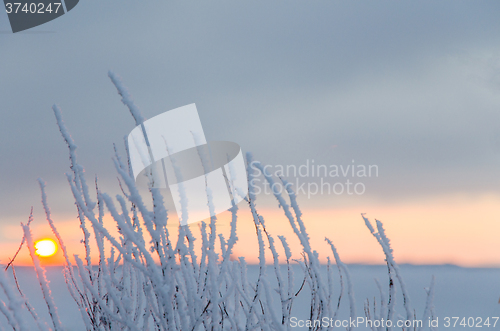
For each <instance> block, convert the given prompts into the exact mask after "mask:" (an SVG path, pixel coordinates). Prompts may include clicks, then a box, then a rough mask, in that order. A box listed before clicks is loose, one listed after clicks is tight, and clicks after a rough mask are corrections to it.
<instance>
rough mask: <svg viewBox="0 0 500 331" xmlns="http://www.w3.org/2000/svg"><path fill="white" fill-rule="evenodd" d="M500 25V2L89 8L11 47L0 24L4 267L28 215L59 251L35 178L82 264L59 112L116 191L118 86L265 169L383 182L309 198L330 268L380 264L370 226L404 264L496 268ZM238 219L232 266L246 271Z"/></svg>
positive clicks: (307, 206)
mask: <svg viewBox="0 0 500 331" xmlns="http://www.w3.org/2000/svg"><path fill="white" fill-rule="evenodd" d="M499 14H500V3H498V2H496V1H482V2H474V3H472V2H468V1H440V2H437V3H436V2H434V1H419V2H400V1H384V2H365V3H360V2H348V1H332V0H329V1H286V2H285V1H251V2H250V1H248V2H234V1H212V2H206V3H199V2H192V1H189V2H171V1H168V2H167V1H164V2H157V1H141V2H133V1H120V2H118V1H113V0H108V1H96V0H88V1H84V2H83V1H80V3H79V4H78V6H77V7H75V8H74V9H73V10H72V11H71V12H69V13H68V14H66V15H63V16H62V17H60V18H58V19H56V20H54V21H52V22H49V23H47V24H44V25H42V26H39V27H36V28H34V29H31V30H28V31H26V32H20V33H16V34H12V33H11V32H10V27H9V25H8V19H7V15H6V14H5V13H4V12H3V11H0V60H1V61H0V155H1V156H0V170H1V171H0V210H1V214H0V246H3V248H2V249H0V251H1V253H0V263H6V262H7V261H8V258H9V257H12V256H13V254H14V252H15V250H16V248H17V246H18V245H19V242H20V241H21V238H22V231H21V228H20V227H19V224H20V222H26V221H27V219H28V216H29V212H30V209H31V206H33V208H34V215H35V221H34V223H33V231H34V233H35V236H38V237H43V236H50V231H47V226H46V222H45V220H44V216H43V210H42V206H41V204H40V192H39V187H38V184H37V181H36V180H37V178H39V177H41V178H43V179H44V180H45V181H46V182H47V193H48V195H49V203H50V206H51V210H52V212H53V214H54V219H55V221H56V224H57V225H58V226H60V228H61V229H64V231H63V235H64V234H65V235H66V236H67V238H68V242H71V243H73V244H72V245H70V246H71V247H72V248H71V249H74V250H75V251H77V250H78V241H79V240H80V239H81V238H80V237H79V232H78V231H79V230H78V221H77V220H76V211H75V206H74V201H73V200H72V198H71V192H70V190H69V187H68V184H67V181H66V178H65V175H64V173H65V172H67V171H69V160H68V154H67V148H66V146H65V145H64V142H63V140H62V138H61V135H60V133H59V131H58V128H57V126H56V123H55V119H54V115H53V113H52V111H51V107H52V105H53V104H57V105H59V106H60V107H61V109H62V112H63V116H64V119H65V122H66V124H67V126H68V129H69V131H70V132H71V134H72V137H73V138H74V140H75V141H76V143H77V145H78V148H79V149H78V156H79V160H80V163H81V164H82V165H84V167H85V170H86V174H87V175H88V176H89V180H90V181H92V180H93V178H94V177H95V176H98V177H99V181H100V185H101V186H100V187H101V189H102V190H103V191H107V192H111V193H116V192H118V188H117V180H116V172H115V170H114V168H113V163H112V160H111V158H112V156H113V143H116V144H117V146H118V148H119V150H120V151H121V152H123V147H122V146H123V137H124V136H125V135H127V134H128V133H129V132H130V131H131V130H132V129H133V128H134V126H135V123H134V121H133V119H132V117H131V116H130V114H129V113H128V110H127V109H126V107H124V106H123V104H121V102H120V97H119V95H118V94H117V93H116V89H115V88H114V86H113V85H112V83H111V82H110V80H109V78H108V77H107V73H108V70H112V71H114V72H116V73H117V74H119V75H120V76H121V77H122V79H123V82H124V83H125V85H126V86H127V87H128V89H129V90H130V92H131V93H132V95H133V97H134V100H135V102H136V104H137V105H138V107H139V108H140V109H141V111H142V113H143V114H144V116H145V117H146V118H151V117H153V116H155V115H158V114H160V113H163V112H165V111H167V110H170V109H173V108H177V107H180V106H183V105H187V104H191V103H196V105H197V108H198V112H199V115H200V118H201V122H202V124H203V128H204V131H205V135H206V137H207V140H209V141H210V140H213V141H216V140H226V141H233V142H237V143H238V144H239V145H240V146H241V148H242V150H243V151H244V152H251V153H252V154H253V156H254V158H255V159H257V160H260V161H261V162H262V163H264V164H268V165H271V166H272V168H271V169H276V168H277V166H278V165H283V166H284V167H286V166H295V167H297V168H299V167H300V166H301V165H304V164H312V163H313V161H314V164H316V165H325V166H327V167H328V168H329V169H331V168H330V167H331V166H337V167H339V168H340V167H341V166H342V167H344V169H345V167H347V166H353V165H356V166H358V165H365V166H369V165H373V166H376V169H377V170H378V171H377V176H375V175H374V176H371V177H362V178H360V177H357V176H351V177H349V176H348V177H347V178H343V177H342V176H340V178H339V177H335V178H334V177H328V178H323V179H324V180H325V181H328V182H329V183H330V184H332V185H333V184H334V183H335V182H337V181H338V182H341V183H345V181H346V180H347V179H350V180H351V181H352V182H353V183H362V186H359V187H358V188H361V187H363V188H364V190H363V194H356V193H354V194H348V193H347V192H346V191H344V192H343V193H342V194H332V193H330V194H326V193H324V194H318V193H316V194H311V190H309V191H308V192H309V196H308V194H307V192H306V193H301V192H299V204H300V206H301V208H302V209H303V211H304V215H305V219H306V225H307V226H308V227H309V228H310V231H309V232H310V236H311V238H312V239H313V240H314V242H317V243H318V244H317V245H318V246H317V247H318V251H319V252H320V255H321V256H322V257H323V258H324V257H325V256H326V254H327V253H328V252H327V246H326V244H325V243H324V242H323V239H324V236H325V235H326V236H329V237H330V238H331V239H332V240H333V241H334V242H335V243H336V244H337V246H338V249H339V252H340V254H341V256H343V258H344V260H345V261H346V262H349V263H383V255H382V252H381V250H380V249H379V248H377V246H376V242H375V239H374V238H372V237H371V235H370V233H369V231H368V230H367V229H366V228H365V226H364V223H363V220H362V218H361V215H360V214H361V213H366V216H367V217H369V218H370V219H372V220H374V219H379V220H381V221H382V222H383V223H384V225H385V227H386V228H387V233H388V235H389V236H390V237H391V240H392V244H393V247H394V250H395V256H396V258H397V260H398V261H400V262H404V263H417V264H434V263H453V264H458V265H463V266H500V254H499V252H500V242H499V241H498V239H497V238H498V235H497V234H498V233H499V230H500V222H499V221H500V220H499V217H500V216H499V211H500V176H499V175H500V46H499V45H500V34H499V33H498V32H499V31H500V21H499V20H498V16H499ZM350 169H351V168H350ZM356 169H358V168H356ZM288 179H289V180H290V181H291V182H294V180H296V179H297V178H295V177H294V176H288ZM321 179H322V178H320V177H317V176H316V177H312V176H306V178H303V177H301V178H299V180H300V183H305V184H304V185H306V187H307V185H308V184H311V183H316V184H318V183H321V182H320V181H321ZM311 185H312V186H310V187H311V188H312V190H313V191H314V184H311ZM258 199H259V203H258V206H259V208H261V211H262V214H263V215H264V217H266V218H267V219H268V221H267V224H268V225H269V227H270V229H271V230H272V231H274V233H275V234H281V232H282V233H284V234H287V236H293V234H292V232H291V231H289V229H288V228H287V227H286V224H284V223H283V222H284V220H283V217H282V216H281V214H279V213H280V212H281V210H280V209H278V207H277V203H276V202H275V201H274V200H273V199H272V197H271V196H270V195H266V194H261V195H259V198H258ZM243 207H244V206H242V222H241V226H240V228H239V234H238V236H239V238H240V241H241V242H240V244H239V246H238V247H237V253H238V254H240V255H245V256H247V257H248V259H249V260H250V261H252V259H255V256H256V255H257V252H254V251H253V250H248V249H247V248H246V247H247V246H249V245H252V244H253V243H254V239H255V238H253V237H254V236H255V234H254V230H252V227H251V220H249V219H248V215H246V214H244V213H245V212H244V210H243V209H244V208H243ZM224 217H225V216H224V215H223V216H222V217H221V224H223V223H224V222H225V221H224ZM306 217H307V218H306ZM245 220H246V221H245ZM323 260H324V259H323ZM253 261H254V260H253Z"/></svg>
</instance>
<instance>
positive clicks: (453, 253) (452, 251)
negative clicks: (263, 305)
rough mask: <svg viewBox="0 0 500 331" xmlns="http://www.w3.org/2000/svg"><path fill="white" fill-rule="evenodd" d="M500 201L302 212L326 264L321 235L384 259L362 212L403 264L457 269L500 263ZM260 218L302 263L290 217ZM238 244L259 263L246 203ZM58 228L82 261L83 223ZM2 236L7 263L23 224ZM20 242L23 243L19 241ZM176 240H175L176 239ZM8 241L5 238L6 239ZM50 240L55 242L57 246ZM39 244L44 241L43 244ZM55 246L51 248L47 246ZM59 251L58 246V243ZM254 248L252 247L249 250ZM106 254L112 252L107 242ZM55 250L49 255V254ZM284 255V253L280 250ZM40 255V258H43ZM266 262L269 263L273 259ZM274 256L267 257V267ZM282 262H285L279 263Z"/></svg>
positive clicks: (352, 251)
mask: <svg viewBox="0 0 500 331" xmlns="http://www.w3.org/2000/svg"><path fill="white" fill-rule="evenodd" d="M499 209H500V196H498V195H484V196H480V197H476V198H471V197H468V196H465V195H454V196H448V197H441V198H429V199H421V200H418V201H408V202H404V203H399V204H394V203H391V204H385V205H384V204H383V203H375V202H374V203H367V204H366V207H364V208H362V209H360V207H358V206H356V207H349V208H331V209H324V208H323V209H319V208H304V209H302V212H303V217H302V219H303V220H304V222H305V225H306V227H307V231H308V234H309V236H310V238H311V243H312V245H313V249H315V250H317V251H318V253H319V256H320V260H321V261H322V262H325V263H326V261H327V256H331V251H330V248H329V246H328V245H327V243H326V242H325V240H324V238H325V237H328V238H330V239H331V240H332V241H333V243H334V244H335V246H336V247H337V249H338V251H339V253H340V254H341V257H342V259H343V261H344V262H346V263H368V264H383V263H384V256H383V253H382V251H381V249H380V247H379V246H378V244H377V242H376V240H375V238H373V237H372V236H371V234H370V232H369V231H368V229H367V228H366V227H365V224H364V222H363V220H362V218H361V215H360V214H361V213H362V212H364V213H366V216H367V217H368V218H370V219H371V220H372V221H374V219H378V220H380V221H382V222H383V223H384V226H385V228H386V231H387V234H388V236H389V238H390V239H391V244H392V247H393V249H394V254H395V258H396V260H397V261H398V262H399V263H412V264H442V263H449V264H456V265H460V266H466V267H481V266H486V267H490V266H499V265H500V255H499V254H498V252H499V251H500V241H499V240H498V237H497V234H498V233H500V222H498V211H499ZM259 213H260V214H261V215H262V216H263V217H264V218H265V221H266V228H267V230H268V232H269V233H270V234H272V235H274V236H275V237H276V236H277V235H284V236H285V237H286V238H287V241H288V243H289V245H290V248H291V250H292V254H293V255H294V256H293V258H300V253H301V251H300V249H299V247H300V245H299V241H298V239H297V238H296V236H295V234H294V233H293V231H292V229H291V227H290V225H289V223H288V220H287V219H286V217H285V216H284V214H283V212H282V210H281V209H272V208H261V209H260V210H259ZM238 215H239V217H238V225H237V236H238V242H237V244H236V246H235V248H234V253H233V256H234V257H239V256H243V257H245V259H246V261H247V262H248V263H257V261H258V260H257V258H258V250H257V249H254V247H256V244H257V237H256V233H255V226H254V224H253V221H252V218H251V214H250V212H249V211H248V208H247V207H246V206H245V205H244V204H241V206H240V210H239V212H238ZM218 219H219V220H218V228H217V229H218V231H219V232H221V233H222V234H223V235H224V236H225V238H229V232H230V226H229V224H230V213H229V212H225V213H222V214H220V215H219V217H218ZM169 222H170V224H169V225H168V228H169V232H170V234H171V235H172V234H173V235H174V236H175V234H176V232H177V231H176V227H177V226H178V223H176V221H175V219H171V220H170V221H169ZM104 223H105V226H106V227H107V228H108V229H110V232H111V234H112V235H113V236H115V237H118V233H117V230H116V225H115V224H114V222H113V220H112V219H111V217H110V216H109V215H106V217H104ZM56 226H57V228H58V231H59V232H60V233H61V236H62V237H63V240H64V244H65V245H66V246H67V250H68V255H69V256H70V257H71V258H72V257H73V255H74V254H77V255H79V256H80V258H83V257H84V256H85V249H84V247H83V245H82V244H81V242H80V240H81V239H82V231H81V229H80V228H79V226H80V224H79V222H78V220H76V219H74V220H68V217H65V218H60V219H59V220H58V221H57V219H56ZM189 226H190V227H191V230H192V232H193V234H194V235H195V236H196V237H198V240H197V241H196V242H195V244H198V245H199V243H200V242H201V240H200V239H199V229H198V228H199V223H194V224H191V225H189ZM32 228H33V233H34V234H35V235H39V236H40V237H42V238H46V237H50V236H51V230H50V227H49V226H48V225H47V224H46V223H45V222H44V220H43V219H39V220H37V221H36V222H33V223H32ZM3 233H4V238H9V239H10V240H11V241H10V242H9V243H8V244H7V243H6V244H5V249H3V250H2V252H1V253H0V259H1V260H2V261H3V262H4V263H5V262H6V261H9V259H10V258H11V257H12V256H13V254H14V253H15V251H16V250H17V247H19V242H20V240H21V239H22V231H21V229H20V227H16V226H14V225H8V226H4V227H3ZM14 238H18V239H14ZM93 239H94V235H93V233H92V235H91V257H92V259H93V261H95V262H96V263H97V262H98V255H97V254H98V250H97V246H96V245H95V244H94V243H93ZM176 239H177V237H175V239H173V240H174V242H175V240H176ZM4 240H5V239H4ZM52 242H53V241H52ZM38 243H40V242H38ZM49 246H50V245H49ZM55 247H56V249H57V246H55ZM249 247H251V248H252V249H249ZM106 249H109V245H107V247H106ZM49 251H50V250H49ZM49 253H50V254H49V255H50V257H49V258H48V259H43V260H44V261H42V262H43V263H45V264H48V265H62V264H63V263H64V261H63V254H62V253H61V251H60V250H58V251H57V252H56V251H54V252H52V251H50V252H49ZM278 253H279V254H280V258H282V257H283V256H284V252H283V251H282V249H281V247H278ZM40 256H43V255H42V254H40ZM268 258H271V256H270V255H268ZM269 261H271V259H268V262H269ZM281 262H283V260H282V261H281ZM31 263H32V262H31V258H30V256H29V253H28V251H27V249H26V248H23V249H22V250H21V252H20V254H19V256H18V257H17V258H16V264H17V265H31Z"/></svg>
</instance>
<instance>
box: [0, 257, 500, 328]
mask: <svg viewBox="0 0 500 331" xmlns="http://www.w3.org/2000/svg"><path fill="white" fill-rule="evenodd" d="M348 267H349V271H350V273H351V279H352V283H353V288H354V293H355V299H356V312H357V316H362V317H364V311H363V303H364V301H365V300H366V299H367V298H369V299H370V301H373V299H374V298H376V299H377V300H379V298H380V295H379V292H378V289H377V286H376V284H375V281H374V279H375V278H377V279H378V280H379V281H380V283H381V284H382V287H383V289H384V290H385V291H387V285H388V278H387V266H385V265H348ZM282 268H283V270H282V271H283V273H284V272H285V270H284V269H285V268H286V266H282ZM293 268H294V278H295V287H296V289H297V290H298V288H299V287H300V284H301V283H302V279H303V273H302V271H301V270H300V268H299V266H298V265H293ZM400 268H401V273H402V275H403V277H404V280H405V282H406V286H407V288H408V291H409V294H410V297H411V302H412V305H413V307H414V309H415V310H416V313H417V318H421V317H422V316H421V315H422V312H423V309H424V307H425V300H426V292H425V288H426V287H428V286H429V284H430V281H431V278H432V276H435V279H436V284H435V297H434V306H435V312H436V317H437V318H438V321H439V328H438V330H447V329H471V328H470V327H464V326H460V325H458V323H457V325H456V326H455V327H454V328H453V327H448V328H446V327H444V325H445V323H444V318H445V317H459V318H460V319H462V318H463V317H465V318H466V320H467V319H468V318H469V317H474V318H475V319H477V318H478V317H481V318H482V319H483V320H485V319H486V318H487V317H490V319H491V318H492V317H495V316H496V317H498V316H500V304H499V298H500V268H462V267H457V266H453V265H433V266H415V265H401V266H400ZM258 269H259V267H258V266H256V265H249V266H248V275H249V278H256V277H257V275H258V271H259V270H258ZM15 270H16V275H17V278H18V281H19V284H20V286H21V288H22V290H23V292H24V294H25V296H26V297H28V299H29V301H30V303H31V304H32V305H33V307H34V308H35V310H36V312H37V314H39V315H40V316H42V317H43V318H44V319H45V320H46V321H47V322H48V323H49V326H50V318H49V315H48V311H47V306H46V304H45V301H44V300H43V297H42V293H41V290H40V287H39V284H38V281H37V278H36V274H35V272H34V270H33V268H32V267H17V268H16V269H15ZM333 273H334V279H335V281H336V283H335V289H336V293H337V294H338V291H339V285H338V280H339V279H338V273H337V271H336V268H335V266H334V269H333ZM266 274H267V277H268V278H269V280H270V282H271V284H272V285H273V286H275V284H274V283H273V281H274V279H275V277H274V270H273V266H271V265H268V266H267V270H266ZM324 274H325V278H326V269H325V270H324ZM46 275H47V278H48V280H49V281H50V287H51V290H52V295H53V298H54V300H55V303H56V305H57V307H58V312H59V316H60V319H61V322H62V323H63V325H64V327H65V328H66V330H68V331H77V330H85V328H84V324H83V322H82V319H81V316H80V313H79V312H78V309H77V306H76V304H75V302H74V301H73V299H72V298H71V296H70V295H69V292H68V290H67V288H66V284H65V283H64V277H63V274H62V267H55V266H52V267H46ZM399 293H400V291H399ZM344 295H346V294H345V293H344ZM309 298H310V296H309V290H308V288H307V285H305V286H304V288H303V290H302V291H301V293H299V295H298V297H297V300H296V301H295V303H294V307H293V310H292V317H296V318H297V320H307V318H308V313H309V308H308V307H309V301H308V300H309ZM345 299H346V298H344V300H342V304H341V308H340V314H339V319H340V320H344V319H349V307H348V302H347V300H345ZM275 300H278V297H277V296H275ZM397 305H398V312H399V313H403V312H404V310H403V308H402V298H401V297H400V296H398V297H397ZM278 306H279V303H278V302H277V303H276V307H277V308H278ZM25 316H26V318H27V319H28V320H29V323H30V326H32V327H33V330H35V329H36V326H35V324H34V323H33V322H32V319H31V317H30V316H29V314H28V313H27V312H26V314H25ZM0 326H4V327H6V326H8V324H7V321H6V320H5V317H3V316H1V317H0ZM474 328H475V329H477V328H476V327H474ZM483 328H484V327H483ZM292 329H295V330H307V329H308V328H306V327H298V326H297V327H294V328H292ZM339 329H340V330H342V329H344V328H339ZM356 329H358V330H366V329H367V328H366V327H361V326H360V327H358V328H356ZM424 329H428V328H427V327H426V328H424ZM490 329H492V330H495V329H500V323H497V325H496V326H495V328H493V325H492V326H490ZM394 330H398V328H394ZM399 330H400V329H399Z"/></svg>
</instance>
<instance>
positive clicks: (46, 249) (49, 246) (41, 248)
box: [35, 239, 57, 257]
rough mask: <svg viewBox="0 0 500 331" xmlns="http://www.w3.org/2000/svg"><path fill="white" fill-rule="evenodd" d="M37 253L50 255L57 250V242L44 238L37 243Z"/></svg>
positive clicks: (43, 255)
mask: <svg viewBox="0 0 500 331" xmlns="http://www.w3.org/2000/svg"><path fill="white" fill-rule="evenodd" d="M35 249H36V251H35V253H36V255H38V256H42V257H48V256H52V255H54V254H55V253H56V252H57V244H56V242H55V241H54V240H52V239H42V240H38V241H37V242H36V243H35Z"/></svg>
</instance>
